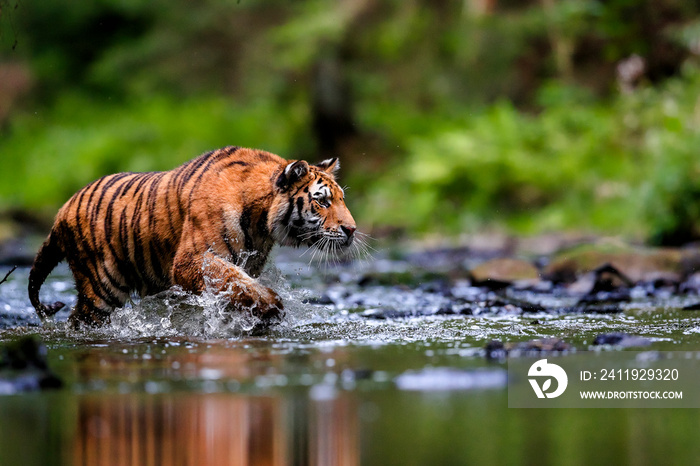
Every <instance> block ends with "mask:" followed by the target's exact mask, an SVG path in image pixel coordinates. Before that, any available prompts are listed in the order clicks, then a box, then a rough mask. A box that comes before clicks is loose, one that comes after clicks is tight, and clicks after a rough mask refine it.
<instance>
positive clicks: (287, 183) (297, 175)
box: [277, 160, 309, 191]
mask: <svg viewBox="0 0 700 466" xmlns="http://www.w3.org/2000/svg"><path fill="white" fill-rule="evenodd" d="M308 174H309V164H308V163H307V162H306V161H305V160H297V161H296V162H290V163H288V164H287V166H286V167H284V170H282V173H280V176H278V177H277V187H278V188H280V189H281V190H282V191H285V190H287V189H289V188H290V187H292V186H294V185H295V184H296V183H297V182H298V181H299V180H301V179H303V178H304V177H305V176H306V175H308Z"/></svg>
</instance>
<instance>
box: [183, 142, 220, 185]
mask: <svg viewBox="0 0 700 466" xmlns="http://www.w3.org/2000/svg"><path fill="white" fill-rule="evenodd" d="M213 153H214V151H209V152H207V153H205V154H202V155H200V156H199V157H197V158H196V159H194V160H192V161H191V162H189V163H188V164H186V165H183V166H182V171H181V172H180V173H178V176H180V179H179V180H178V185H177V191H182V188H184V187H185V184H187V182H188V181H189V180H190V178H192V177H193V176H194V174H195V173H196V172H197V170H199V167H201V166H202V164H204V162H206V161H207V160H208V159H209V157H210V156H211V155H212V154H213Z"/></svg>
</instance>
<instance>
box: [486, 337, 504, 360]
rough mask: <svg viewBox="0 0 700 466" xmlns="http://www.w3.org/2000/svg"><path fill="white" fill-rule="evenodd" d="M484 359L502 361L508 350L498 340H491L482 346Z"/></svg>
mask: <svg viewBox="0 0 700 466" xmlns="http://www.w3.org/2000/svg"><path fill="white" fill-rule="evenodd" d="M484 351H486V359H488V360H489V361H503V360H505V359H506V358H507V357H508V350H507V349H506V347H505V345H504V344H503V342H502V341H500V340H491V341H490V342H488V343H486V346H484Z"/></svg>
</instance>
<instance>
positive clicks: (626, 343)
mask: <svg viewBox="0 0 700 466" xmlns="http://www.w3.org/2000/svg"><path fill="white" fill-rule="evenodd" d="M593 345H595V346H600V345H611V346H617V347H620V348H631V347H634V346H649V345H651V340H650V339H648V338H646V337H640V336H637V335H629V334H627V333H622V332H613V333H601V334H600V335H597V336H596V337H595V339H594V340H593Z"/></svg>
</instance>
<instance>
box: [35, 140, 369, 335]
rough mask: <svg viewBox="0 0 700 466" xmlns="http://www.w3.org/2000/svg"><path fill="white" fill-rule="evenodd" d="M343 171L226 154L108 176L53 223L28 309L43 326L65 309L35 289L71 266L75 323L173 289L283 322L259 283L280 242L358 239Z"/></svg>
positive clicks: (232, 151)
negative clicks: (222, 296) (211, 294)
mask: <svg viewBox="0 0 700 466" xmlns="http://www.w3.org/2000/svg"><path fill="white" fill-rule="evenodd" d="M337 168H338V163H337V159H330V160H326V161H324V162H322V163H320V164H318V165H310V164H308V163H307V162H305V161H303V160H299V161H287V160H284V159H282V158H281V157H279V156H277V155H274V154H270V153H268V152H263V151H259V150H253V149H242V148H238V147H225V148H223V149H219V150H216V151H212V152H208V153H206V154H203V155H201V156H199V157H197V158H196V159H194V160H192V161H190V162H188V163H186V164H184V165H182V166H180V167H178V168H176V169H174V170H171V171H166V172H152V173H118V174H115V175H109V176H105V177H103V178H100V179H99V180H97V181H94V182H93V183H90V184H89V185H87V186H86V187H84V188H83V189H81V190H80V191H78V192H77V193H76V194H75V195H73V197H71V199H70V200H68V202H66V204H65V205H64V206H63V207H62V208H61V209H60V210H59V212H58V214H57V215H56V220H55V222H54V225H53V228H52V229H51V232H50V234H49V236H48V238H47V239H46V241H45V242H44V244H43V246H42V247H41V249H40V250H39V252H38V254H37V257H36V260H35V262H34V266H33V267H32V270H31V272H30V275H29V297H30V301H31V303H32V305H33V306H34V308H35V309H36V311H37V313H38V314H39V316H40V317H41V318H42V319H44V318H46V317H47V316H50V315H53V314H54V313H56V312H57V311H58V310H59V309H60V308H61V307H62V306H63V304H62V303H54V304H51V305H44V304H42V303H41V302H40V300H39V289H40V288H41V285H42V284H43V282H44V281H45V280H46V277H47V276H48V275H49V273H50V272H51V270H52V269H53V268H54V267H55V266H56V265H57V264H58V263H59V262H60V261H61V260H63V259H66V260H67V262H68V265H69V266H70V269H71V271H72V272H73V276H74V278H75V284H76V288H77V291H78V300H77V303H76V306H75V308H74V310H73V312H72V314H71V316H70V321H71V323H72V324H73V325H74V326H78V325H80V324H88V325H102V324H104V323H106V322H108V321H109V315H110V313H111V312H112V310H114V308H116V307H120V306H123V305H124V303H125V302H126V300H127V299H128V298H129V297H130V295H131V294H132V293H136V294H138V295H139V296H142V297H143V296H147V295H151V294H155V293H158V292H160V291H163V290H166V289H168V288H170V287H172V286H174V285H178V286H180V287H182V288H183V289H184V290H187V291H190V292H193V293H200V292H202V291H204V290H205V289H207V287H208V289H211V290H212V291H215V292H223V291H227V292H230V296H231V306H230V307H231V310H232V311H234V312H235V311H244V310H252V312H253V313H254V314H256V315H258V316H261V317H264V318H266V319H270V318H279V317H280V315H281V313H282V312H283V304H282V301H281V300H280V298H279V296H278V295H277V294H276V293H275V292H274V291H273V290H272V289H270V288H268V287H265V286H263V285H261V284H259V283H258V282H257V281H256V280H255V278H257V277H258V276H259V275H260V273H261V272H262V270H263V267H264V266H265V263H266V261H267V258H268V255H269V253H270V250H271V249H272V246H273V245H274V244H275V243H280V244H285V245H291V246H301V245H307V246H313V245H316V246H318V245H319V243H320V244H321V245H322V246H324V247H328V248H330V247H332V248H334V250H335V249H345V248H347V247H349V246H350V245H351V244H352V242H353V238H354V232H355V228H356V226H355V221H354V220H353V218H352V215H351V214H350V212H349V210H348V209H347V207H346V206H345V202H344V193H343V190H342V189H341V188H340V187H339V186H338V184H337V183H336V181H335V179H334V172H335V170H336V169H337Z"/></svg>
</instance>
